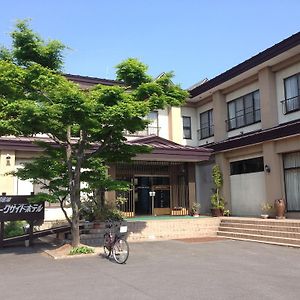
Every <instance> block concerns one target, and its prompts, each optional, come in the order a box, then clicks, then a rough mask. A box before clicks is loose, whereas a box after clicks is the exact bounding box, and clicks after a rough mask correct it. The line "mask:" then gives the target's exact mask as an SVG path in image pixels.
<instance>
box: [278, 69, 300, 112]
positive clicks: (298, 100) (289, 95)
mask: <svg viewBox="0 0 300 300" xmlns="http://www.w3.org/2000/svg"><path fill="white" fill-rule="evenodd" d="M284 94H285V99H284V100H283V101H282V103H283V104H284V113H290V112H294V111H297V110H299V109H300V74H296V75H293V76H291V77H288V78H286V79H284Z"/></svg>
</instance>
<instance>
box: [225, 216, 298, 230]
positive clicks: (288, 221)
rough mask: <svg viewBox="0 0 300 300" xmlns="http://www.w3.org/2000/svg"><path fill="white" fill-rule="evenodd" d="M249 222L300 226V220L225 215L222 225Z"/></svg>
mask: <svg viewBox="0 0 300 300" xmlns="http://www.w3.org/2000/svg"><path fill="white" fill-rule="evenodd" d="M228 223H230V224H249V225H269V226H278V227H298V228H300V220H291V219H281V220H277V219H259V218H237V217H236V218H235V217H224V218H222V219H221V225H223V224H228Z"/></svg>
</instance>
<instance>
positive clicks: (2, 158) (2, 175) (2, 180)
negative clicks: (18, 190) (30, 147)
mask: <svg viewBox="0 0 300 300" xmlns="http://www.w3.org/2000/svg"><path fill="white" fill-rule="evenodd" d="M9 157H10V159H8V158H9ZM8 161H9V162H10V165H8V163H7V162H8ZM14 170H15V151H11V150H2V151H0V193H6V194H8V195H13V194H14V178H13V176H11V175H6V173H8V172H11V171H14Z"/></svg>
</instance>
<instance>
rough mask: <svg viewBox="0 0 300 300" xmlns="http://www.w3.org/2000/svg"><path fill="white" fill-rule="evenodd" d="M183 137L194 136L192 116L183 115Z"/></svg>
mask: <svg viewBox="0 0 300 300" xmlns="http://www.w3.org/2000/svg"><path fill="white" fill-rule="evenodd" d="M182 123H183V138H185V139H190V138H191V137H192V132H191V131H192V128H191V117H182Z"/></svg>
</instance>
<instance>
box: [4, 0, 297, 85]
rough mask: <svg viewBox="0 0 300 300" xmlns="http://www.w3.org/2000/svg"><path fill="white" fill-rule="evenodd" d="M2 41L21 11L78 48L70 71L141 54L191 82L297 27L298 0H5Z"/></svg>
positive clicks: (69, 56)
mask: <svg viewBox="0 0 300 300" xmlns="http://www.w3.org/2000/svg"><path fill="white" fill-rule="evenodd" d="M1 2H2V3H1V10H0V44H2V45H6V46H8V45H9V44H10V38H9V35H8V33H9V32H10V31H12V29H13V26H14V23H15V21H16V20H17V19H24V18H31V19H32V22H31V24H32V27H33V29H34V30H35V31H37V32H39V33H40V34H41V36H42V37H43V38H45V39H49V38H50V39H59V40H61V41H62V42H63V43H64V44H66V45H67V46H69V47H70V48H71V49H70V50H68V51H66V53H65V62H66V64H65V68H64V71H65V72H67V73H72V74H80V75H87V76H96V77H101V78H109V79H114V78H115V70H114V66H115V65H116V64H118V63H119V62H121V61H122V60H124V59H126V58H128V57H136V58H138V59H140V60H141V61H143V62H144V63H146V64H147V65H148V66H149V72H150V74H151V75H153V76H156V75H158V74H160V73H161V72H163V71H174V72H175V75H176V76H175V79H174V82H176V83H179V84H181V86H182V87H183V88H187V87H189V86H191V85H192V84H194V83H196V82H198V81H200V80H201V79H203V78H205V77H207V78H213V77H214V76H216V75H218V74H219V73H222V72H224V71H225V70H227V69H229V68H231V67H233V66H234V65H236V64H238V63H240V62H242V61H244V60H245V59H248V58H250V57H251V56H253V55H255V54H257V53H258V52H260V51H262V50H264V49H266V48H268V47H270V46H272V45H273V44H275V43H277V42H279V41H281V40H283V39H285V38H287V37H288V36H290V35H292V34H294V33H296V32H298V31H299V29H300V18H299V17H300V1H299V0H286V1H282V0H280V1H279V0H260V1H258V0H251V1H250V0H248V1H241V0H238V1H236V0H226V1H225V0H223V1H222V0H215V1H213V0H211V1H209V0H199V1H196V0H184V1H183V0H139V1H138V0H127V1H125V0H115V1H102V0H98V1H97V0H85V1H79V0H77V1H75V0H60V1H58V0H48V1H47V0H44V1H41V0H26V1H22V0H9V1H5V0H2V1H1Z"/></svg>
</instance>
